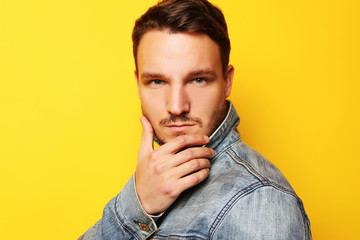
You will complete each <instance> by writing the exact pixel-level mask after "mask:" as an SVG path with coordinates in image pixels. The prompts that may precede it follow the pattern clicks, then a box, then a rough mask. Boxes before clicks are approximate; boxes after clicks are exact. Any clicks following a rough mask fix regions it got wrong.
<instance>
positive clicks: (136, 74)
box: [134, 69, 140, 98]
mask: <svg viewBox="0 0 360 240" xmlns="http://www.w3.org/2000/svg"><path fill="white" fill-rule="evenodd" d="M134 76H135V80H136V85H137V88H138V97H139V98H140V89H139V77H138V73H137V71H136V69H135V71H134Z"/></svg>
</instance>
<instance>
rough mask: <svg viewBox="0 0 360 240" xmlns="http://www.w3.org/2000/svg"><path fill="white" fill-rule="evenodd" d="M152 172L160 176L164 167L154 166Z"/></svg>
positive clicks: (160, 165)
mask: <svg viewBox="0 0 360 240" xmlns="http://www.w3.org/2000/svg"><path fill="white" fill-rule="evenodd" d="M154 171H155V173H156V174H160V173H162V172H163V171H164V165H163V164H156V165H155V166H154Z"/></svg>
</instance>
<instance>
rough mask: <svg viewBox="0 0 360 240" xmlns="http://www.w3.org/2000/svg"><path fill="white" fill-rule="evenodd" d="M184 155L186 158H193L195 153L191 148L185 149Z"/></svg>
mask: <svg viewBox="0 0 360 240" xmlns="http://www.w3.org/2000/svg"><path fill="white" fill-rule="evenodd" d="M186 157H187V158H188V159H193V158H194V157H195V153H194V150H193V149H187V150H186Z"/></svg>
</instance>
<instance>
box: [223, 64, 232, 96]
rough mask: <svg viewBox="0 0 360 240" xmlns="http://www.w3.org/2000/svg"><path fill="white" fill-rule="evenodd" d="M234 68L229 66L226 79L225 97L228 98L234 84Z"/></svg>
mask: <svg viewBox="0 0 360 240" xmlns="http://www.w3.org/2000/svg"><path fill="white" fill-rule="evenodd" d="M234 71H235V69H234V67H233V65H228V66H227V69H226V73H225V77H224V81H225V82H224V84H225V96H226V98H228V97H229V96H230V92H231V87H232V83H233V77H234Z"/></svg>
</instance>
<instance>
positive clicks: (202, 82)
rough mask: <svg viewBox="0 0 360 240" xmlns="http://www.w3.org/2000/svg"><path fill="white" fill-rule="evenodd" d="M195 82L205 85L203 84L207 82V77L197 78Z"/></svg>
mask: <svg viewBox="0 0 360 240" xmlns="http://www.w3.org/2000/svg"><path fill="white" fill-rule="evenodd" d="M193 82H194V83H196V84H199V85H203V84H205V83H206V79H205V78H195V79H194V80H193Z"/></svg>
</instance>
